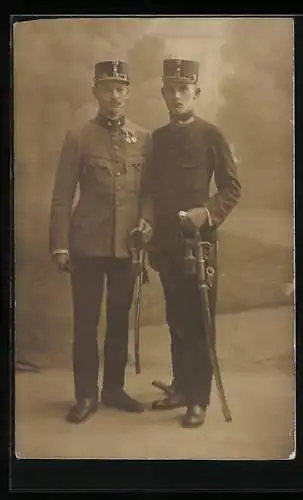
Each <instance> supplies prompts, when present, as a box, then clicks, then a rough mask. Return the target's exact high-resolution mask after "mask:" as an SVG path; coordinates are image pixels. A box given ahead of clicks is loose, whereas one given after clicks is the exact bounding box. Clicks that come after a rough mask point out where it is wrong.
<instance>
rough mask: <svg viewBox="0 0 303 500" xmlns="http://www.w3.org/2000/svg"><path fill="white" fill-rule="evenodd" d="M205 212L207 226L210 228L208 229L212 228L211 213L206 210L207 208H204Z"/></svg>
mask: <svg viewBox="0 0 303 500" xmlns="http://www.w3.org/2000/svg"><path fill="white" fill-rule="evenodd" d="M205 211H206V213H207V218H208V224H209V226H210V227H212V226H213V225H214V223H213V218H212V216H211V213H210V211H209V210H208V208H205Z"/></svg>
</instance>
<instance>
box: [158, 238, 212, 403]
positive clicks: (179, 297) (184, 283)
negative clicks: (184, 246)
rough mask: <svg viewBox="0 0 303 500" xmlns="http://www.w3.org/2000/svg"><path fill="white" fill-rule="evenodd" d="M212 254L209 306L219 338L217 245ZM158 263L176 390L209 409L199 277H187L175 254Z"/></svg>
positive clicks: (209, 377)
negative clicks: (212, 276) (217, 319)
mask: <svg viewBox="0 0 303 500" xmlns="http://www.w3.org/2000/svg"><path fill="white" fill-rule="evenodd" d="M211 254H212V255H211V257H210V260H209V262H210V264H211V265H212V266H213V267H214V269H215V278H214V279H213V283H212V285H213V286H212V288H211V289H210V291H209V302H210V312H211V317H212V322H213V327H214V328H213V334H214V337H215V309H216V295H217V249H216V244H214V245H213V248H212V251H211ZM157 263H158V270H159V276H160V280H161V283H162V286H163V291H164V297H165V305H166V319H167V323H168V326H169V331H170V335H171V362H172V371H173V384H174V387H175V389H176V390H177V391H178V392H180V393H181V394H183V395H184V396H185V399H186V401H187V403H188V404H200V405H201V406H202V407H206V406H207V405H208V404H209V402H210V393H211V382H212V375H213V370H212V366H211V363H210V358H209V354H208V348H207V343H206V337H205V331H204V324H203V314H202V305H201V298H200V294H199V289H198V282H197V276H196V275H187V274H185V273H184V262H183V257H182V255H177V254H174V253H173V251H172V252H169V253H168V252H165V253H163V254H162V255H159V256H158V260H157ZM214 342H215V338H214Z"/></svg>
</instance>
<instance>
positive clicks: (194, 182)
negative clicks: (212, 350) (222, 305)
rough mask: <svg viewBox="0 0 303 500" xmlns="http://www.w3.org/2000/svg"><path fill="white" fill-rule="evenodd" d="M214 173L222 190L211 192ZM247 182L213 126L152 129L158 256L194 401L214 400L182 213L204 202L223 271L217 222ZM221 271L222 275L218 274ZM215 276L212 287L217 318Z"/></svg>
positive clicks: (176, 349) (175, 349) (176, 373)
mask: <svg viewBox="0 0 303 500" xmlns="http://www.w3.org/2000/svg"><path fill="white" fill-rule="evenodd" d="M213 175H214V179H215V183H216V186H217V192H216V194H215V195H213V196H212V197H210V196H209V189H210V182H211V179H212V176H213ZM240 191H241V187H240V183H239V180H238V177H237V168H236V164H235V162H234V160H233V157H232V154H231V152H230V149H229V147H228V145H227V143H226V141H225V139H224V137H223V135H222V134H221V132H220V131H219V130H218V129H217V128H216V127H215V126H214V125H212V124H210V123H208V122H206V121H204V120H202V119H200V118H197V117H194V120H193V121H192V122H190V123H188V124H186V125H183V126H180V127H178V126H176V125H175V124H174V123H169V124H168V125H166V126H164V127H162V128H160V129H157V130H156V131H155V132H154V134H153V162H152V195H153V203H154V232H155V235H154V238H153V242H152V253H153V258H154V259H155V261H156V265H157V267H158V270H159V275H160V280H161V282H162V285H163V289H164V295H165V302H166V316H167V323H168V326H169V329H170V333H171V354H172V367H173V377H174V385H175V388H176V389H177V390H178V391H180V392H181V393H183V394H184V395H185V397H186V399H187V401H188V403H193V404H201V406H202V407H205V406H206V405H207V404H208V403H209V397H210V389H211V379H212V369H211V365H210V361H209V357H208V351H207V347H206V343H205V336H204V335H203V322H202V320H203V318H202V316H201V302H200V297H199V293H198V287H197V278H196V276H195V275H191V276H189V275H186V274H184V264H183V257H184V242H183V239H182V236H181V233H180V223H179V219H178V212H179V211H180V210H184V211H187V210H189V209H191V208H195V207H205V208H207V209H208V212H209V215H210V222H211V223H212V227H211V228H210V226H209V225H208V224H207V225H206V228H205V229H204V231H203V233H204V234H203V236H204V238H205V239H208V240H209V241H211V242H213V245H212V250H211V251H210V255H209V260H210V264H212V265H213V267H214V268H215V270H216V244H215V241H216V240H217V228H218V226H220V224H221V223H222V222H223V221H224V219H225V218H226V217H227V215H228V214H229V212H230V211H231V210H232V209H233V207H234V206H235V205H236V203H237V202H238V199H239V196H240ZM216 274H217V273H215V277H216ZM215 306H216V278H215V279H214V280H213V283H212V289H211V292H210V307H211V313H212V317H213V321H214V319H215Z"/></svg>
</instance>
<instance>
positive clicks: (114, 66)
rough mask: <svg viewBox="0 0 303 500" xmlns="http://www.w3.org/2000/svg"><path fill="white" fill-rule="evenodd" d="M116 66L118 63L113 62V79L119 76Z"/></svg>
mask: <svg viewBox="0 0 303 500" xmlns="http://www.w3.org/2000/svg"><path fill="white" fill-rule="evenodd" d="M118 65H119V61H113V76H114V77H115V78H118V77H119V74H118Z"/></svg>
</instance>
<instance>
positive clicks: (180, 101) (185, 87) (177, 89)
mask: <svg viewBox="0 0 303 500" xmlns="http://www.w3.org/2000/svg"><path fill="white" fill-rule="evenodd" d="M199 94H200V89H199V88H197V86H196V85H195V84H192V83H180V82H178V81H170V82H165V81H164V83H163V87H162V95H163V97H164V100H165V103H166V106H167V108H168V110H169V111H170V112H171V113H172V114H174V115H178V114H184V113H187V112H188V111H191V110H192V109H193V108H194V105H195V101H196V100H197V98H198V96H199Z"/></svg>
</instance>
